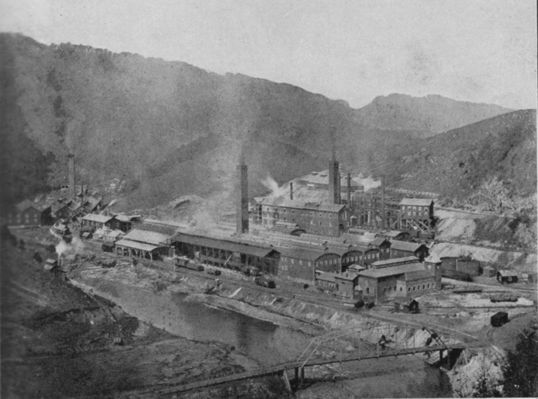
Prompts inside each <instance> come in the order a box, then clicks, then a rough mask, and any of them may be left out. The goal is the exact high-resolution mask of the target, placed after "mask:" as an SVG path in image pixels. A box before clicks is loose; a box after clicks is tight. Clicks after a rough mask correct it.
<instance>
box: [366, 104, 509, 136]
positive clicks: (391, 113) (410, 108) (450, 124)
mask: <svg viewBox="0 0 538 399" xmlns="http://www.w3.org/2000/svg"><path fill="white" fill-rule="evenodd" d="M510 111H511V110H510V109H508V108H503V107H500V106H498V105H492V104H477V103H471V102H465V101H456V100H452V99H450V98H446V97H442V96H439V95H428V96H425V97H411V96H408V95H405V94H390V95H388V96H380V97H376V98H375V99H374V100H373V101H372V102H371V103H370V104H368V105H366V106H364V107H362V108H361V109H359V110H357V111H356V115H357V119H358V121H359V122H360V123H362V124H364V125H367V126H375V127H377V128H381V129H387V130H400V129H402V130H417V131H419V132H420V134H421V136H422V137H427V136H432V135H434V134H436V133H440V132H445V131H447V130H450V129H454V128H457V127H461V126H465V125H468V124H470V123H473V122H478V121H481V120H483V119H487V118H491V117H493V116H496V115H500V114H504V113H507V112H510Z"/></svg>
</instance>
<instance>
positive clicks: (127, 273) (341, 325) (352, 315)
mask: <svg viewBox="0 0 538 399" xmlns="http://www.w3.org/2000/svg"><path fill="white" fill-rule="evenodd" d="M69 274H70V277H71V278H72V279H73V283H74V284H76V285H78V286H80V287H81V288H83V289H85V290H87V291H88V290H93V292H95V293H98V294H99V295H103V296H104V297H107V298H108V299H110V300H113V301H115V302H116V303H118V304H120V306H122V308H124V309H125V311H127V312H128V313H130V314H133V315H136V316H137V317H139V318H141V319H143V320H145V321H147V322H148V323H151V324H153V325H155V326H159V327H160V328H163V329H165V330H167V331H169V332H171V333H173V334H179V335H182V336H189V334H194V333H195V332H196V334H197V335H198V336H197V337H196V338H197V339H200V340H204V339H210V340H211V339H216V340H219V339H221V340H224V341H227V342H234V343H236V344H237V345H239V346H238V348H239V350H246V351H247V352H248V353H246V354H247V355H248V356H251V357H253V358H255V359H256V360H258V361H260V359H261V362H262V363H263V362H266V363H265V364H274V363H279V362H282V361H285V360H291V359H295V358H297V357H298V356H299V355H300V354H301V352H302V351H303V350H304V348H306V346H307V345H308V343H309V341H310V339H311V338H312V337H313V336H320V335H321V336H323V335H324V334H327V333H328V332H330V331H335V330H350V331H351V333H350V334H348V335H342V336H340V337H339V338H338V339H336V340H328V341H327V342H324V344H323V345H322V346H321V347H320V348H318V349H317V350H316V351H315V352H314V353H312V356H316V357H322V358H336V357H337V356H339V355H341V354H342V353H348V352H350V351H354V350H358V349H359V348H361V350H373V349H374V348H375V343H376V342H377V341H378V339H379V337H380V335H381V334H383V333H386V334H387V337H390V339H393V340H394V341H398V342H406V341H407V342H408V343H409V345H418V344H420V343H421V342H422V343H424V342H425V341H426V340H427V339H428V337H429V333H428V332H427V331H424V330H422V329H420V328H408V329H404V328H399V327H401V326H399V325H398V324H395V323H390V322H387V321H382V320H376V319H374V318H371V317H367V316H366V315H362V314H359V313H356V312H349V311H345V310H335V309H334V308H331V307H329V306H322V305H318V304H311V303H305V302H303V301H301V300H299V299H296V298H293V297H291V298H289V297H282V296H278V295H276V294H273V293H272V292H270V291H267V290H258V289H256V288H254V287H252V288H251V287H245V286H241V285H236V284H234V283H233V282H230V281H226V282H222V283H221V284H220V286H219V289H218V290H213V291H212V294H210V295H208V294H204V293H203V292H204V291H206V290H207V286H208V283H207V279H206V278H205V277H202V276H201V277H199V278H198V277H196V276H192V275H190V274H187V275H183V274H182V273H177V274H176V273H172V272H165V271H161V270H154V269H149V268H145V267H143V266H140V265H136V266H132V265H130V264H119V265H118V266H116V267H115V268H113V269H103V268H98V267H94V266H92V265H91V264H89V263H86V264H84V263H83V264H81V265H80V266H78V267H76V268H74V269H73V270H72V271H71V272H70V273H69ZM157 281H159V282H160V283H159V284H156V282H157ZM178 301H181V303H180V305H178ZM185 304H191V305H193V304H194V306H195V309H197V310H198V311H197V312H196V317H195V318H190V317H189V309H188V308H185ZM178 306H180V310H181V311H179V310H178V309H179V308H178ZM200 306H203V307H206V308H207V307H209V308H210V309H214V308H216V309H219V311H225V312H231V313H228V316H231V315H232V314H237V313H239V314H241V315H246V316H248V317H250V318H252V319H254V320H260V321H262V322H264V323H270V324H271V325H273V328H274V331H273V336H272V337H271V338H269V339H266V338H264V337H260V336H257V337H256V338H254V339H253V342H250V343H249V342H248V339H247V340H246V341H247V342H246V343H245V342H243V343H242V344H241V343H237V342H236V341H234V339H235V338H234V337H231V336H229V335H228V336H227V334H226V327H223V328H220V329H219V336H212V335H210V334H209V335H208V334H207V333H204V332H200V327H203V326H201V325H200V324H196V323H199V320H198V319H200V318H201V319H202V320H203V319H204V317H205V316H204V313H205V311H204V312H200V311H199V310H200ZM174 315H177V316H175V317H174ZM193 324H194V326H193ZM185 325H190V326H191V327H193V328H192V329H185V328H184V326H185ZM251 332H253V331H251ZM257 333H258V334H259V330H258V331H257ZM245 335H248V334H245ZM192 337H194V336H192ZM448 341H449V339H447V342H448ZM425 359H426V358H425V357H424V356H407V357H402V358H396V359H388V358H385V359H379V360H374V361H361V362H354V363H350V364H347V365H345V366H343V367H342V366H330V367H329V366H327V367H317V368H314V369H313V370H311V371H309V373H310V374H309V375H308V376H307V378H309V379H310V381H311V383H310V384H309V386H307V387H305V389H303V390H301V391H300V393H298V395H302V396H299V397H311V396H308V395H314V396H312V397H329V398H330V397H333V398H337V397H349V392H347V391H346V390H347V389H348V387H349V386H355V388H354V389H355V391H356V392H359V393H360V392H362V394H363V395H366V396H386V395H389V396H390V393H393V394H395V396H409V395H411V396H426V397H434V396H447V395H448V396H450V395H451V391H450V385H449V383H448V378H447V377H446V375H444V374H443V373H442V372H440V371H439V369H436V368H433V367H430V366H427V365H425V363H424V360H425ZM404 370H405V372H404ZM342 375H345V376H347V377H346V379H345V380H344V381H340V380H341V376H342ZM335 381H338V383H337V384H336V385H335V386H333V385H334V384H335ZM359 381H363V382H365V383H366V382H367V383H366V384H362V385H361V384H359ZM383 381H385V382H386V381H392V382H393V383H391V384H388V385H387V384H384V383H383ZM327 384H329V385H327ZM326 385H327V386H333V388H334V389H332V390H331V392H332V395H331V396H327V392H326V388H327V386H326ZM360 387H362V388H360ZM387 387H390V390H389V391H390V392H389V391H388V390H387ZM346 392H347V394H346ZM396 393H399V394H397V395H396ZM304 395H306V396H304ZM316 395H321V396H316Z"/></svg>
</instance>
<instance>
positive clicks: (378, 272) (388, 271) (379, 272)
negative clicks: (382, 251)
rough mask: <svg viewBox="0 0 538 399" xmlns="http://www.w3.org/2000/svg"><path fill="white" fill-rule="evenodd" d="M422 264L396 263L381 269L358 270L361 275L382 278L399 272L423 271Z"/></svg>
mask: <svg viewBox="0 0 538 399" xmlns="http://www.w3.org/2000/svg"><path fill="white" fill-rule="evenodd" d="M423 270H425V269H424V265H423V264H422V263H419V262H417V263H408V264H406V265H398V266H392V267H383V268H381V269H368V270H364V271H362V272H359V276H361V277H370V278H382V277H390V276H396V275H399V274H405V273H410V272H416V271H423Z"/></svg>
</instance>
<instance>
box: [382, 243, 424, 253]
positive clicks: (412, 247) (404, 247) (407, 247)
mask: <svg viewBox="0 0 538 399" xmlns="http://www.w3.org/2000/svg"><path fill="white" fill-rule="evenodd" d="M422 246H424V247H425V245H424V244H421V243H418V242H408V241H400V240H391V241H390V247H391V249H396V250H399V251H407V252H415V251H416V250H417V249H419V248H420V247H422Z"/></svg>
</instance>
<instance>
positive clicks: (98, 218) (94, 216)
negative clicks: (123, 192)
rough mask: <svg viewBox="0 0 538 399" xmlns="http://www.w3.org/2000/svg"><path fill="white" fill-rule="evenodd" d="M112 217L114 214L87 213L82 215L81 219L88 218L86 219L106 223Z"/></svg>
mask: <svg viewBox="0 0 538 399" xmlns="http://www.w3.org/2000/svg"><path fill="white" fill-rule="evenodd" d="M112 219H114V216H110V215H99V214H96V213H88V214H87V215H85V216H83V217H82V220H88V221H91V222H97V223H108V222H110V221H111V220H112Z"/></svg>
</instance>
